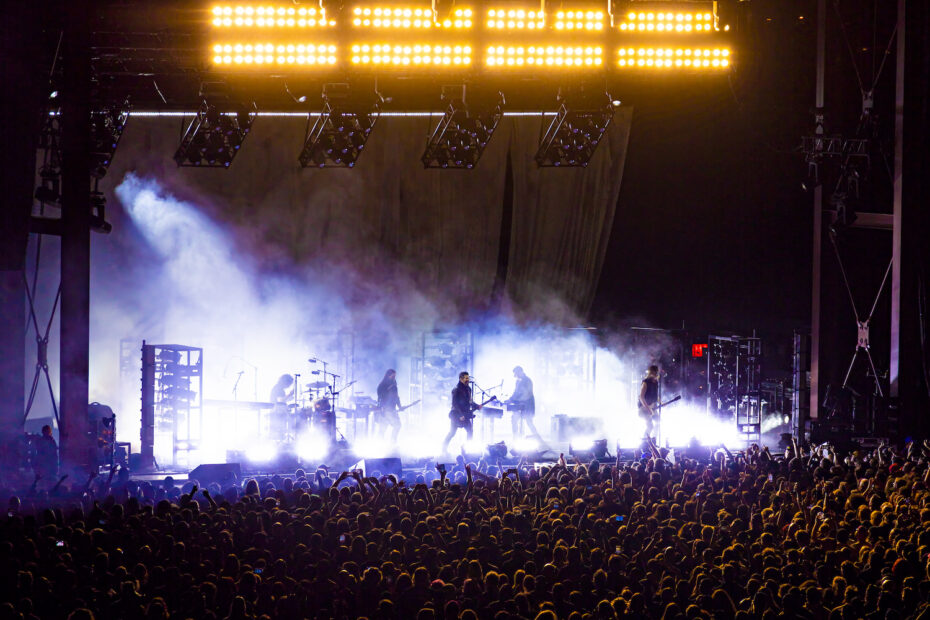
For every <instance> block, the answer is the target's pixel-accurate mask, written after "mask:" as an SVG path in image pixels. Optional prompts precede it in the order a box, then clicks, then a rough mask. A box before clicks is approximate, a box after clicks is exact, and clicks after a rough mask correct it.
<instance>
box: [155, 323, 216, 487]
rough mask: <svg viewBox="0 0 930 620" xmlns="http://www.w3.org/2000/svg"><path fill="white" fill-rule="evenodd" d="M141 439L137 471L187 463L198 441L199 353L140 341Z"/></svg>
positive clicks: (200, 432) (200, 435) (200, 421)
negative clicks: (166, 460)
mask: <svg viewBox="0 0 930 620" xmlns="http://www.w3.org/2000/svg"><path fill="white" fill-rule="evenodd" d="M140 438H141V443H142V448H141V458H142V461H141V463H140V465H141V469H142V470H150V471H151V470H155V469H165V468H168V467H170V468H172V469H177V468H187V467H188V466H189V465H190V452H191V451H194V450H197V449H198V448H199V447H200V443H201V442H202V440H203V349H201V348H198V347H189V346H185V345H177V344H146V343H145V341H143V342H142V430H141V435H140ZM156 454H158V455H159V456H161V458H162V461H165V459H166V457H167V458H168V459H169V462H162V463H159V462H157V460H156V458H155V455H156Z"/></svg>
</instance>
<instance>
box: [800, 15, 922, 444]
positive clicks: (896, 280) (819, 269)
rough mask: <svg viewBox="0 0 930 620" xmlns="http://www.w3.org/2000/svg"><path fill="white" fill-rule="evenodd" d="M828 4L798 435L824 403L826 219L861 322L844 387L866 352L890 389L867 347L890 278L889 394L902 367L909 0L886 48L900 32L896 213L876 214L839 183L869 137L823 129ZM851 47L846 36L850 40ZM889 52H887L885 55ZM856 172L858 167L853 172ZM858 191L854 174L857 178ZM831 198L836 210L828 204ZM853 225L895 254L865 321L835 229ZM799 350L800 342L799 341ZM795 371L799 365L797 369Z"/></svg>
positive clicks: (866, 102)
mask: <svg viewBox="0 0 930 620" xmlns="http://www.w3.org/2000/svg"><path fill="white" fill-rule="evenodd" d="M827 11H828V9H827V2H826V0H818V2H817V73H816V86H815V93H814V95H815V117H814V124H815V129H814V135H813V136H806V137H804V138H803V139H802V150H803V151H804V152H805V155H806V161H807V163H808V167H809V171H808V176H809V177H813V180H814V181H815V187H814V191H813V201H814V221H813V232H814V234H813V264H812V291H811V342H810V396H809V403H810V405H809V408H807V409H808V411H806V412H805V411H804V408H802V407H800V406H798V407H795V408H794V409H795V411H797V413H798V416H799V417H798V419H796V420H793V421H792V430H793V432H794V433H795V434H796V436H798V437H799V438H800V436H802V435H803V434H805V432H806V430H808V429H807V424H806V422H807V420H806V419H801V416H803V415H804V414H805V413H806V414H807V415H809V419H810V420H817V419H818V418H819V417H820V409H821V403H820V399H821V397H822V394H821V386H820V383H821V381H820V365H821V359H822V352H821V342H820V339H821V333H822V323H821V319H822V314H823V312H824V311H825V304H824V301H823V298H822V285H823V281H822V274H823V254H824V248H823V240H824V236H825V230H824V224H825V223H826V224H827V231H826V234H827V235H828V236H829V241H830V245H831V246H832V248H833V251H834V253H835V256H836V259H837V261H838V266H839V269H840V272H841V275H842V278H843V283H844V287H845V289H846V292H847V294H848V296H849V300H850V302H851V304H852V309H853V315H854V318H855V321H856V343H855V348H854V350H853V357H852V360H851V362H850V364H849V368H848V370H847V372H846V375H845V378H844V381H843V387H846V385H847V384H848V382H849V380H850V377H851V375H852V372H853V369H854V366H855V363H856V360H857V359H858V356H859V353H860V352H864V353H865V355H866V357H867V359H868V361H869V367H870V369H871V371H872V376H873V378H874V382H875V387H876V389H877V391H878V393H879V394H880V395H882V396H884V395H885V392H886V390H883V389H882V386H881V383H880V381H879V380H878V377H877V374H878V373H877V372H876V364H875V362H874V360H873V358H872V355H871V350H870V326H871V321H872V318H873V315H874V313H875V308H876V306H877V304H878V301H879V298H880V296H881V295H882V293H883V291H884V288H885V284H886V283H887V281H888V278H889V275H890V276H891V281H892V283H891V289H890V294H891V319H890V343H889V344H890V351H889V360H888V363H889V382H888V383H889V385H888V387H887V394H888V396H890V397H897V396H898V386H897V376H898V369H899V355H900V318H901V277H900V269H901V267H900V266H901V230H900V223H901V203H902V200H901V181H902V178H901V177H902V173H901V170H902V153H903V151H902V148H903V146H902V144H903V106H904V92H903V83H904V25H905V14H904V0H899V2H898V15H897V25H896V28H895V31H894V32H893V33H892V35H891V39H890V40H889V41H888V45H887V47H886V52H890V51H891V50H892V45H893V43H894V42H895V37H897V66H896V93H895V110H896V111H895V141H894V142H895V145H894V148H895V169H894V177H893V185H894V196H893V213H873V212H864V211H860V212H856V213H853V212H851V209H850V207H849V205H848V204H846V197H847V195H846V194H847V189H848V188H845V187H843V186H842V184H843V183H847V182H848V181H849V177H853V178H854V179H855V178H857V175H856V174H852V175H848V174H847V173H848V172H850V171H856V168H857V166H860V165H868V163H869V162H868V157H869V140H868V139H862V138H860V137H858V136H857V137H855V138H843V137H838V136H830V137H827V136H825V134H824V105H825V89H826V68H827V65H826V45H827ZM847 45H848V41H847ZM887 56H888V54H887V53H886V55H885V57H887ZM883 67H884V61H883V62H882V64H881V65H880V66H879V67H878V70H877V72H876V73H875V74H874V75H873V76H872V81H871V83H869V84H867V85H865V84H864V83H863V82H862V79H861V76H858V75H857V78H858V79H859V83H860V88H861V90H862V92H861V95H862V116H861V118H860V127H859V131H860V132H861V131H862V130H863V129H864V127H866V126H867V125H868V123H869V122H870V117H871V111H872V100H873V96H874V95H873V93H874V89H875V86H876V84H877V82H878V78H879V76H880V74H881V71H882V68H883ZM831 160H832V162H833V163H834V164H838V168H839V173H838V174H837V180H836V187H835V189H834V190H833V194H832V195H831V196H830V197H829V199H825V195H824V188H823V185H822V184H821V181H822V179H821V178H820V177H821V170H820V166H821V165H823V164H825V163H830V162H831ZM856 172H858V171H856ZM852 183H853V189H855V184H856V183H857V181H856V180H853V181H852ZM827 202H829V204H830V205H831V206H833V209H828V208H826V206H827ZM847 226H848V227H856V228H864V229H871V230H885V231H890V232H891V234H892V239H893V242H892V255H891V257H890V261H889V263H888V267H887V269H886V270H885V276H884V278H883V279H882V283H881V285H880V286H879V288H878V292H877V293H876V295H875V298H874V302H873V304H872V307H871V310H870V312H869V314H868V315H867V316H866V317H865V318H864V319H863V318H862V317H860V315H859V312H858V309H857V307H856V303H855V301H854V297H853V294H852V285H851V282H850V277H849V274H848V273H847V270H846V265H845V264H844V262H843V259H842V257H841V256H840V253H839V250H838V248H837V245H836V232H837V230H839V229H842V228H843V227H847ZM796 352H797V345H796ZM796 373H797V369H796Z"/></svg>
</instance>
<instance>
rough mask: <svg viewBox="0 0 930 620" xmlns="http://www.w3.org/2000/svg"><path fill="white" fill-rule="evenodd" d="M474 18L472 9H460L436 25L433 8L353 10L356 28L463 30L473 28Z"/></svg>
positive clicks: (366, 8)
mask: <svg viewBox="0 0 930 620" xmlns="http://www.w3.org/2000/svg"><path fill="white" fill-rule="evenodd" d="M472 16H473V13H472V10H471V9H467V8H458V9H455V10H454V11H453V12H452V14H451V15H449V16H448V17H446V18H445V19H443V20H442V22H438V23H434V19H433V17H434V16H433V10H432V8H431V7H412V6H408V7H398V6H385V7H382V6H365V7H361V6H357V7H355V8H354V9H352V25H353V26H355V27H356V28H398V29H407V30H409V29H428V28H433V27H437V28H446V29H456V30H463V29H468V28H471V27H472Z"/></svg>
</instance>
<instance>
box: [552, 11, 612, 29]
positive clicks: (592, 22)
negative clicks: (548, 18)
mask: <svg viewBox="0 0 930 620" xmlns="http://www.w3.org/2000/svg"><path fill="white" fill-rule="evenodd" d="M604 17H605V13H604V11H601V10H594V9H587V10H585V9H578V10H574V11H559V12H558V13H556V14H555V22H553V26H555V29H556V30H560V31H569V32H575V31H581V32H585V31H587V32H601V31H603V30H604Z"/></svg>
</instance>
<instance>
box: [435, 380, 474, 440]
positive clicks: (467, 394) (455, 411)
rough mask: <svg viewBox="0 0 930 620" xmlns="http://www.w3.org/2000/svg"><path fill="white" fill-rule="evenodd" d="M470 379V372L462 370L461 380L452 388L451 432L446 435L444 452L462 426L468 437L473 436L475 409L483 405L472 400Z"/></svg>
mask: <svg viewBox="0 0 930 620" xmlns="http://www.w3.org/2000/svg"><path fill="white" fill-rule="evenodd" d="M468 380H469V377H468V373H467V372H460V373H459V382H458V383H457V384H456V385H455V387H454V388H453V389H452V409H451V410H450V411H449V420H450V421H451V425H450V426H451V428H450V429H449V434H448V435H446V438H445V440H443V442H442V453H443V454H445V453H446V449H447V448H448V447H449V442H450V441H452V438H453V437H455V433H456V432H457V431H458V430H459V429H460V428H464V429H465V434H466V436H467V437H468V439H471V437H472V434H473V428H472V420H473V419H474V417H475V414H474V411H475V409H481V405H478V404H475V403H473V402H472V392H471V386H470V385H468V382H469V381H468Z"/></svg>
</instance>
